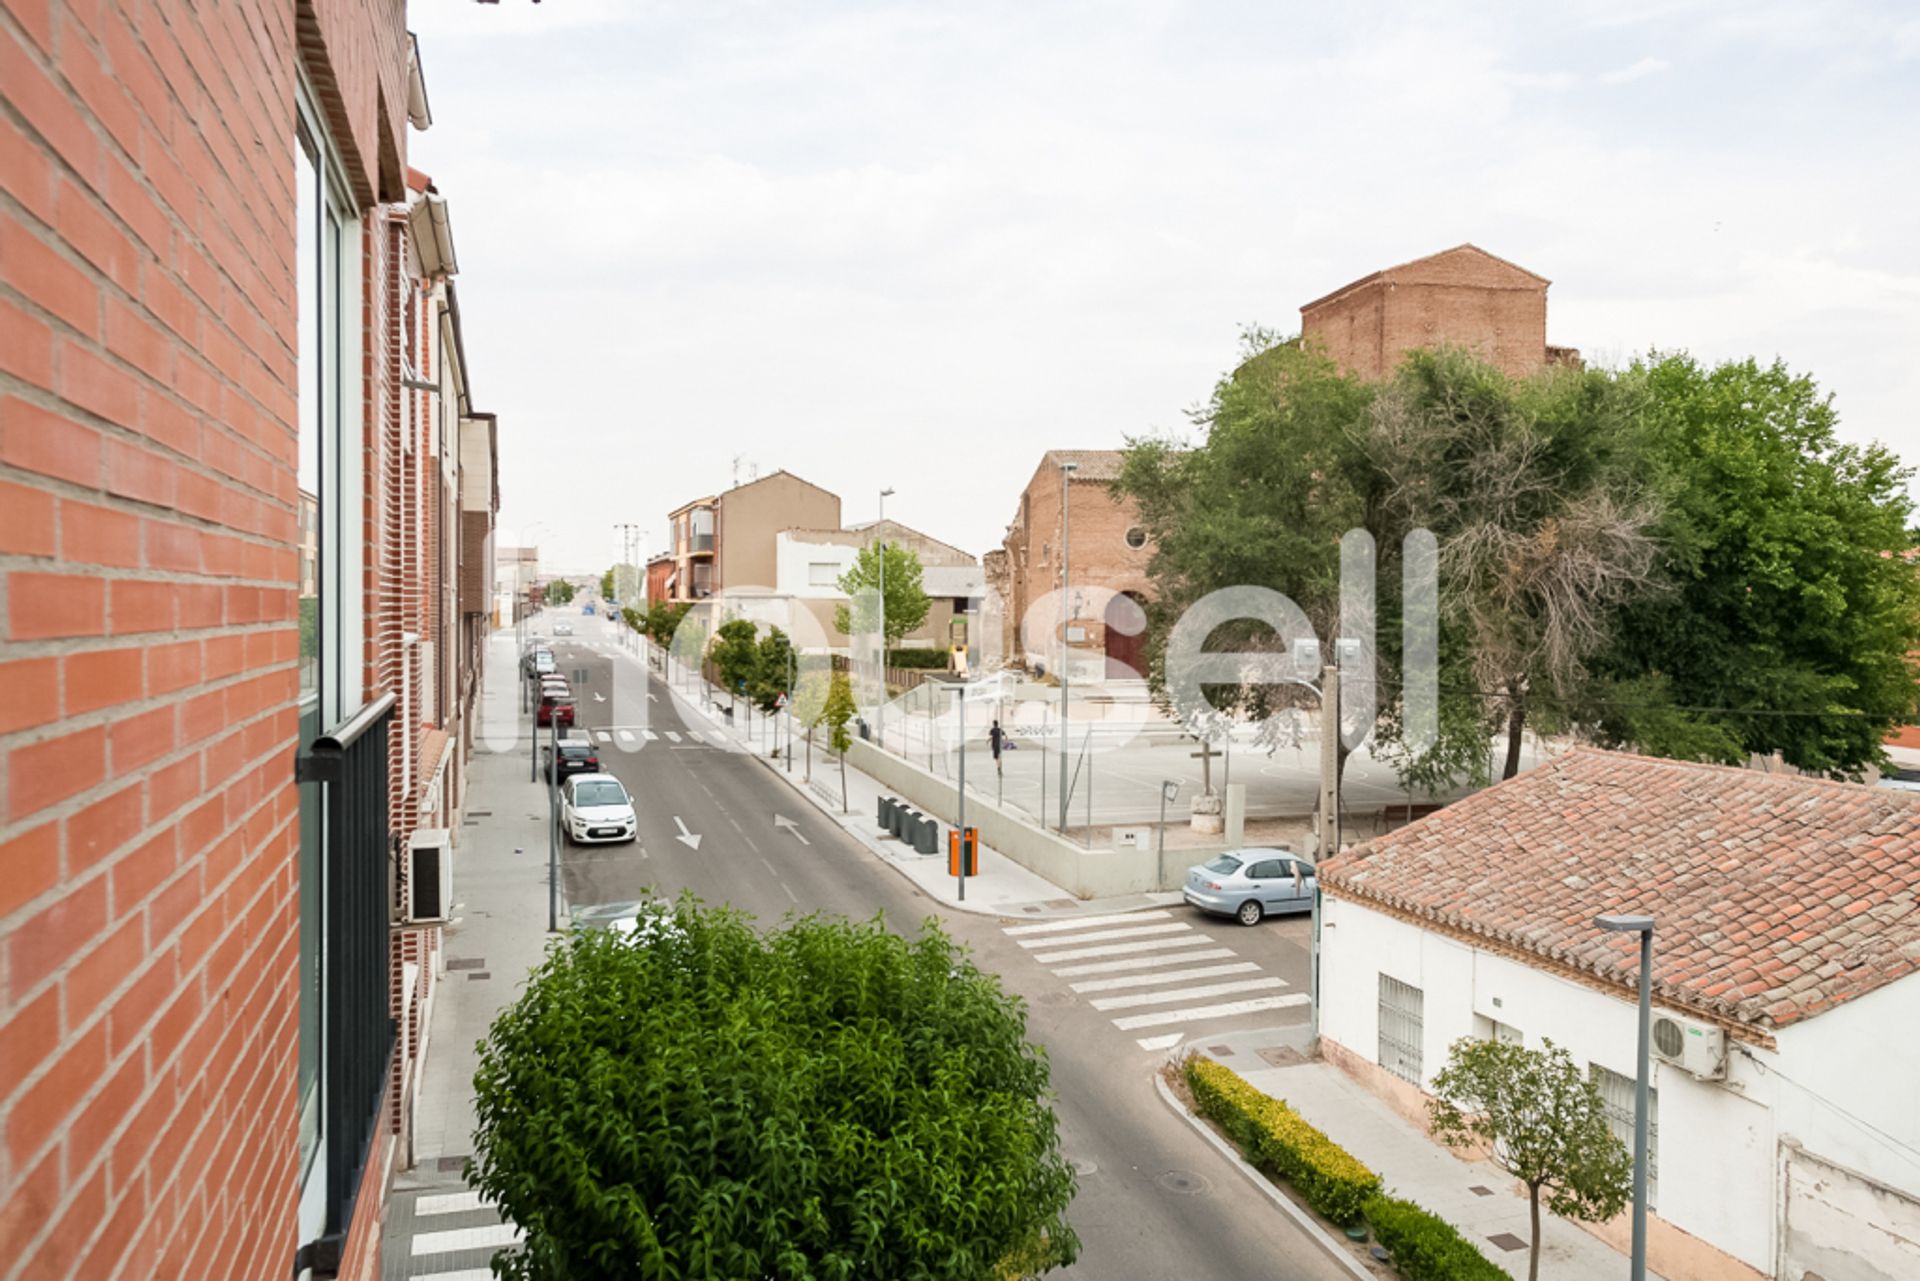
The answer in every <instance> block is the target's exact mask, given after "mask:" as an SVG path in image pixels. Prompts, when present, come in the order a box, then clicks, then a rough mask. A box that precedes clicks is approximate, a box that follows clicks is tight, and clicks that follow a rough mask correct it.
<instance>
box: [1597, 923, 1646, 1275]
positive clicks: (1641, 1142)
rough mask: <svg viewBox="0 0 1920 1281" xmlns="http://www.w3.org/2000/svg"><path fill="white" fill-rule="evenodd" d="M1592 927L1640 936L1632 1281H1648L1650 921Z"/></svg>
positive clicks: (1634, 1100) (1634, 1086) (1634, 1102)
mask: <svg viewBox="0 0 1920 1281" xmlns="http://www.w3.org/2000/svg"><path fill="white" fill-rule="evenodd" d="M1593 923H1594V925H1595V927H1597V928H1599V929H1603V930H1607V931H1609V932H1611V933H1614V934H1638V935H1639V936H1640V1051H1639V1059H1638V1075H1637V1076H1636V1077H1635V1079H1634V1084H1633V1271H1632V1272H1631V1273H1630V1274H1629V1275H1631V1277H1632V1278H1633V1281H1647V1085H1648V1073H1649V1072H1650V1071H1651V1067H1652V1065H1651V1064H1650V1063H1649V1062H1648V1050H1649V1048H1650V1046H1651V1042H1652V1033H1653V918H1652V917H1651V916H1621V915H1608V916H1596V917H1594V918H1593Z"/></svg>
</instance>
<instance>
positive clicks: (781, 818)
mask: <svg viewBox="0 0 1920 1281" xmlns="http://www.w3.org/2000/svg"><path fill="white" fill-rule="evenodd" d="M773 825H774V826H775V827H784V828H786V829H787V830H788V831H789V832H792V833H793V834H794V836H795V837H796V838H797V839H798V840H799V842H800V843H801V844H802V845H811V844H813V842H812V841H810V840H808V839H807V838H806V834H805V833H803V832H802V831H801V830H800V825H799V824H798V823H796V822H794V821H793V820H792V819H790V818H788V817H787V816H786V815H785V814H775V815H774V816H773Z"/></svg>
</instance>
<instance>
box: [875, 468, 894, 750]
mask: <svg viewBox="0 0 1920 1281" xmlns="http://www.w3.org/2000/svg"><path fill="white" fill-rule="evenodd" d="M892 495H893V491H892V490H891V489H883V490H881V491H880V519H879V520H877V521H875V522H874V527H873V532H874V534H875V535H876V537H877V538H878V540H879V545H880V707H879V709H878V711H876V713H875V714H874V718H873V719H874V731H875V737H877V738H878V739H879V740H880V750H881V751H883V752H884V751H886V750H887V528H886V526H887V499H888V498H890V497H891V496H892Z"/></svg>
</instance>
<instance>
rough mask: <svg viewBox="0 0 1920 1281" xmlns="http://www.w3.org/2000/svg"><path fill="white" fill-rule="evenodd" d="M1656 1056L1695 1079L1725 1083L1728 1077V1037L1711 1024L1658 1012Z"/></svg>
mask: <svg viewBox="0 0 1920 1281" xmlns="http://www.w3.org/2000/svg"><path fill="white" fill-rule="evenodd" d="M1653 1057H1654V1058H1656V1059H1659V1060H1660V1061H1661V1062H1663V1063H1671V1064H1673V1065H1674V1066H1675V1067H1677V1068H1679V1069H1680V1070H1681V1071H1683V1072H1685V1073H1687V1074H1688V1075H1689V1076H1692V1077H1693V1078H1694V1079H1696V1080H1700V1081H1723V1080H1725V1079H1726V1076H1727V1034H1726V1032H1725V1031H1724V1030H1722V1029H1720V1028H1717V1027H1715V1026H1713V1024H1711V1023H1697V1022H1695V1021H1694V1020H1692V1019H1683V1018H1681V1017H1679V1016H1678V1015H1675V1014H1663V1013H1660V1012H1658V1011H1655V1013H1654V1016H1653Z"/></svg>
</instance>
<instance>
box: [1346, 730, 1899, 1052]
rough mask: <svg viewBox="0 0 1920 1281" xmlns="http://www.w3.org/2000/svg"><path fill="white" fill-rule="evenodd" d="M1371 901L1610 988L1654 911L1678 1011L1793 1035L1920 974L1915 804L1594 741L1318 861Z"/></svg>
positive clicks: (1624, 974)
mask: <svg viewBox="0 0 1920 1281" xmlns="http://www.w3.org/2000/svg"><path fill="white" fill-rule="evenodd" d="M1320 880H1321V884H1322V885H1323V886H1324V887H1325V888H1326V889H1327V890H1328V891H1329V892H1330V893H1332V894H1334V895H1335V896H1336V897H1340V898H1348V899H1354V900H1360V901H1369V900H1370V901H1373V902H1376V903H1379V904H1381V905H1383V906H1386V907H1388V908H1392V909H1396V910H1398V911H1400V912H1403V913H1406V914H1409V915H1411V916H1414V917H1416V918H1419V919H1423V920H1426V921H1430V922H1432V923H1434V924H1435V925H1436V926H1439V927H1442V928H1445V929H1447V930H1448V931H1450V932H1452V933H1456V934H1462V935H1466V936H1468V937H1470V938H1482V939H1486V940H1488V941H1490V942H1492V943H1495V944H1500V945H1504V946H1505V947H1507V948H1512V949H1516V950H1519V951H1522V952H1527V953H1532V954H1534V955H1536V956H1539V957H1542V958H1544V959H1546V960H1548V961H1551V962H1553V963H1555V964H1557V965H1560V966H1565V967H1570V968H1572V969H1574V970H1577V971H1583V972H1586V973H1588V974H1591V975H1593V976H1595V977H1597V978H1599V979H1601V980H1603V981H1606V982H1617V983H1620V984H1623V985H1629V986H1630V985H1635V984H1637V983H1638V981H1639V978H1638V973H1637V971H1638V959H1639V955H1638V946H1639V944H1638V940H1637V938H1636V937H1635V936H1633V935H1619V934H1607V933H1603V932H1602V931H1600V930H1597V929H1595V928H1594V926H1593V923H1592V922H1593V917H1594V916H1595V915H1596V914H1597V913H1601V912H1632V913H1645V914H1646V915H1649V916H1651V917H1653V918H1654V921H1655V930H1654V967H1653V970H1654V989H1655V992H1656V993H1657V994H1658V995H1659V997H1660V999H1661V1000H1662V1001H1663V1002H1664V1003H1667V1004H1671V1005H1674V1006H1678V1007H1682V1008H1687V1007H1691V1008H1693V1009H1696V1010H1698V1011H1700V1012H1702V1013H1706V1014H1709V1015H1713V1016H1717V1017H1720V1018H1724V1019H1728V1020H1732V1021H1736V1022H1741V1023H1746V1024H1749V1025H1752V1026H1754V1027H1757V1028H1761V1029H1771V1028H1780V1027H1785V1026H1786V1025H1788V1024H1790V1023H1794V1022H1797V1021H1798V1020H1800V1019H1804V1018H1809V1017H1811V1016H1813V1015H1815V1014H1819V1013H1820V1012H1821V1011H1823V1010H1826V1009H1829V1008H1831V1007H1833V1006H1835V1005H1838V1004H1840V1003H1841V1002H1843V1001H1850V1000H1852V999H1853V998H1855V997H1857V996H1863V995H1865V994H1866V993H1868V992H1871V991H1873V990H1874V989H1875V988H1877V987H1880V986H1882V985H1884V984H1887V983H1891V982H1892V981H1894V980H1895V979H1898V978H1901V977H1902V976H1904V975H1907V974H1910V973H1912V972H1913V971H1914V970H1916V969H1920V794H1914V793H1909V792H1900V791H1895V790H1893V789H1890V788H1879V787H1867V786H1863V785H1860V784H1854V783H1835V782H1828V781H1826V780H1822V779H1810V778H1803V777H1799V776H1795V775H1787V774H1766V773H1761V772H1759V771H1756V770H1743V769H1731V768H1727V767H1725V766H1717V765H1695V764H1690V763H1686V762H1681V761H1667V760H1655V759H1652V758H1649V757H1644V756H1632V755H1628V754H1625V753H1621V752H1603V751H1599V750H1596V749H1592V748H1582V749H1579V750H1577V751H1574V752H1571V753H1568V754H1567V755H1565V756H1562V757H1559V758H1557V759H1555V760H1553V761H1552V762H1550V763H1548V764H1545V765H1542V766H1540V767H1539V768H1538V769H1535V770H1532V771H1530V772H1528V773H1526V774H1522V775H1520V776H1519V777H1517V778H1513V779H1510V780H1508V781H1507V782H1504V783H1501V784H1499V785H1498V786H1496V787H1491V788H1488V789H1486V790H1485V791H1482V792H1479V793H1476V794H1475V795H1473V796H1470V797H1468V798H1467V799H1465V800H1463V801H1460V802H1458V803H1456V804H1454V805H1450V806H1448V807H1447V808H1445V809H1443V810H1441V811H1439V812H1438V813H1436V814H1434V815H1433V816H1432V817H1430V818H1424V819H1421V820H1420V821H1418V822H1416V823H1412V824H1409V825H1408V826H1406V827H1403V828H1401V829H1399V830H1398V831H1395V832H1391V833H1388V834H1387V835H1386V836H1383V837H1380V838H1378V839H1376V840H1374V841H1372V842H1369V843H1368V844H1366V845H1362V846H1359V847H1357V848H1356V849H1354V850H1352V851H1350V852H1348V853H1346V854H1342V855H1340V856H1339V857H1337V858H1334V859H1330V860H1328V861H1327V863H1326V864H1324V865H1323V868H1322V874H1321V878H1320Z"/></svg>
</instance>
